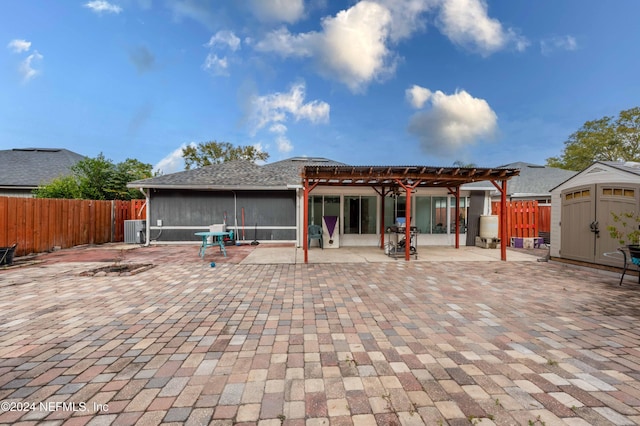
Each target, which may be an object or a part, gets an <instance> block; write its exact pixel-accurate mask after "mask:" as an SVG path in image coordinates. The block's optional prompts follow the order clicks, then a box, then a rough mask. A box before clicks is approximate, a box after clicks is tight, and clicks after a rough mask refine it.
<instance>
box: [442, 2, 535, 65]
mask: <svg viewBox="0 0 640 426" xmlns="http://www.w3.org/2000/svg"><path fill="white" fill-rule="evenodd" d="M487 9H488V8H487V4H486V2H485V1H484V0H444V1H443V3H442V6H441V8H440V12H439V16H438V26H439V28H440V31H441V32H442V33H443V34H444V35H446V36H447V37H448V38H449V39H450V40H451V41H452V42H453V43H455V44H457V45H459V46H462V47H464V48H467V49H470V50H473V51H476V52H478V53H480V54H481V55H483V56H488V55H490V54H492V53H494V52H496V51H498V50H501V49H503V48H505V47H506V46H507V45H509V44H513V46H514V47H515V48H516V49H517V50H519V51H522V50H524V49H526V47H527V46H528V44H529V42H528V41H527V40H526V39H525V38H524V37H521V36H519V35H517V34H516V33H515V31H514V30H512V29H507V30H505V29H504V28H503V27H502V24H501V23H500V21H498V20H497V19H494V18H490V17H489V15H488V13H487Z"/></svg>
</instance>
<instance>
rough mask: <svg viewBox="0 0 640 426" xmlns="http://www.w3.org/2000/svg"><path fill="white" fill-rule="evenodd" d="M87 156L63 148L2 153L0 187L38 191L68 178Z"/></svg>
mask: <svg viewBox="0 0 640 426" xmlns="http://www.w3.org/2000/svg"><path fill="white" fill-rule="evenodd" d="M84 158H85V157H84V156H82V155H80V154H77V153H75V152H72V151H69V150H66V149H60V148H14V149H7V150H2V151H0V188H5V189H9V188H10V189H35V188H37V187H38V186H39V185H42V184H46V183H49V182H51V180H53V179H55V178H57V177H60V176H64V175H68V174H70V173H71V167H72V166H73V165H74V164H76V163H77V162H78V161H80V160H83V159H84Z"/></svg>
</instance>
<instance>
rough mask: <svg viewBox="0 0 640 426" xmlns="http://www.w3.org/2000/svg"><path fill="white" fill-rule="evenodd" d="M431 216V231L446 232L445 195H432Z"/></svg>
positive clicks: (435, 232)
mask: <svg viewBox="0 0 640 426" xmlns="http://www.w3.org/2000/svg"><path fill="white" fill-rule="evenodd" d="M431 206H432V210H431V212H432V213H431V217H432V218H433V233H434V234H446V233H447V223H448V221H447V197H433V200H432V202H431Z"/></svg>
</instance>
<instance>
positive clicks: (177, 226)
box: [147, 190, 296, 242]
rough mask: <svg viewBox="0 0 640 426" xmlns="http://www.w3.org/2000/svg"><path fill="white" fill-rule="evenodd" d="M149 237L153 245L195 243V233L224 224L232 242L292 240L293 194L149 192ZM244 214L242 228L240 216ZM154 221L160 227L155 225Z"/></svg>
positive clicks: (277, 192) (294, 227)
mask: <svg viewBox="0 0 640 426" xmlns="http://www.w3.org/2000/svg"><path fill="white" fill-rule="evenodd" d="M149 207H150V209H149V210H150V211H149V219H148V221H147V223H148V224H149V225H150V231H151V232H150V237H151V240H152V241H155V242H175V241H194V242H195V241H199V237H196V236H195V235H194V233H195V232H200V231H208V230H209V226H210V225H213V224H220V223H223V222H224V221H225V216H226V224H227V230H234V232H235V235H236V239H239V240H242V239H243V237H244V239H245V240H247V241H253V240H254V239H258V240H260V241H269V240H274V241H275V240H277V241H295V239H296V197H295V191H293V190H283V191H195V190H188V191H186V190H151V191H150V194H149ZM243 211H244V227H243V222H242V220H243V215H242V213H243ZM158 220H161V221H162V226H158Z"/></svg>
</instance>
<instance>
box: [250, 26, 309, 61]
mask: <svg viewBox="0 0 640 426" xmlns="http://www.w3.org/2000/svg"><path fill="white" fill-rule="evenodd" d="M319 37H320V36H319V34H318V33H316V32H310V33H302V34H295V35H294V34H291V33H290V32H289V30H287V29H286V28H284V27H282V28H279V29H277V30H274V31H272V32H270V33H269V34H267V35H266V37H265V38H264V39H263V40H261V41H259V42H258V43H256V46H255V47H256V49H257V50H260V51H263V52H276V53H277V54H279V55H280V56H282V57H285V58H287V57H290V56H299V57H307V56H313V54H314V47H315V46H314V45H315V44H316V41H317V39H318V38H319Z"/></svg>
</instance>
